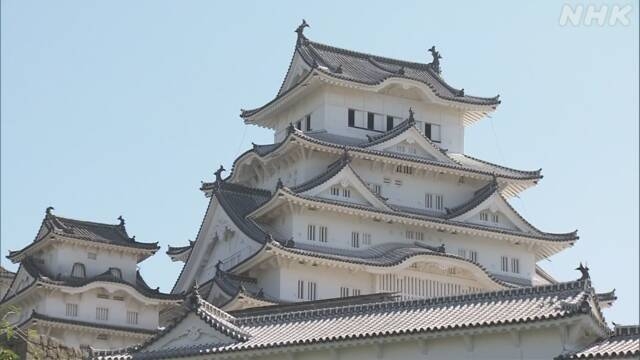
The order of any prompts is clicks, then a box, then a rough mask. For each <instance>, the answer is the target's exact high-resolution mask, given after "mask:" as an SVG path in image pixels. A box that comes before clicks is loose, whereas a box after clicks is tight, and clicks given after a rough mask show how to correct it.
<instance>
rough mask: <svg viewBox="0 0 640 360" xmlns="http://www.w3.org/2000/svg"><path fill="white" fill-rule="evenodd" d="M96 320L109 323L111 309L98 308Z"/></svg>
mask: <svg viewBox="0 0 640 360" xmlns="http://www.w3.org/2000/svg"><path fill="white" fill-rule="evenodd" d="M96 320H100V321H108V320H109V309H107V308H104V307H97V308H96Z"/></svg>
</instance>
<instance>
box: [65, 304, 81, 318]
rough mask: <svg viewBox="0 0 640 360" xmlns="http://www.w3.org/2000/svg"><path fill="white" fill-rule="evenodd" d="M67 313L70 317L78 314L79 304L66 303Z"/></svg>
mask: <svg viewBox="0 0 640 360" xmlns="http://www.w3.org/2000/svg"><path fill="white" fill-rule="evenodd" d="M65 314H66V315H67V316H70V317H76V316H78V304H69V303H68V304H66V312H65Z"/></svg>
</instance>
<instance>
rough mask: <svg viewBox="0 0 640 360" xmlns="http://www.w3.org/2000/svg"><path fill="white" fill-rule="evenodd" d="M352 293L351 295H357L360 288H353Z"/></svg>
mask: <svg viewBox="0 0 640 360" xmlns="http://www.w3.org/2000/svg"><path fill="white" fill-rule="evenodd" d="M352 293H353V296H359V295H360V289H353V290H352Z"/></svg>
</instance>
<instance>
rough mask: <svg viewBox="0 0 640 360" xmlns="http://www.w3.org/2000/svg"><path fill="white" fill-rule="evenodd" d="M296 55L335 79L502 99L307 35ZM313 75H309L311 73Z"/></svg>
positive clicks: (473, 100)
mask: <svg viewBox="0 0 640 360" xmlns="http://www.w3.org/2000/svg"><path fill="white" fill-rule="evenodd" d="M295 54H298V55H299V56H300V58H301V59H302V60H303V61H304V62H305V63H306V64H307V66H309V67H310V68H312V69H314V70H315V71H317V72H319V73H322V74H324V75H328V76H330V77H334V78H336V79H341V80H347V81H352V82H356V83H360V84H365V85H377V84H380V83H382V82H384V81H385V80H387V79H391V78H399V79H409V80H414V81H418V82H420V83H423V84H425V85H426V86H427V87H428V88H429V89H431V91H432V92H433V93H434V94H435V95H436V96H437V97H439V98H441V99H443V100H447V101H453V102H459V103H466V104H473V105H488V106H492V107H496V106H497V105H498V104H500V100H499V96H495V97H491V98H487V97H478V96H470V95H466V94H464V91H463V90H462V89H456V88H454V87H452V86H450V85H449V84H447V83H446V82H445V81H444V79H443V78H442V77H441V76H440V75H439V74H438V73H437V72H435V71H434V70H433V69H432V67H431V65H430V64H426V63H417V62H410V61H403V60H397V59H391V58H386V57H382V56H377V55H371V54H366V53H361V52H356V51H352V50H347V49H341V48H337V47H334V46H330V45H325V44H321V43H318V42H314V41H310V40H308V39H307V38H306V37H304V35H302V38H298V41H296V48H295V53H294V56H295ZM292 61H293V59H292ZM290 66H291V65H290ZM288 72H289V71H287V73H288ZM311 73H312V72H309V74H311ZM305 80H306V78H303V79H302V80H301V81H299V82H298V83H296V84H293V85H292V86H290V87H289V88H284V87H281V88H280V90H279V91H278V94H277V96H276V97H275V98H274V99H273V100H271V101H270V102H268V103H267V104H265V105H263V106H261V107H259V108H256V109H252V110H242V113H241V116H242V117H249V116H251V115H254V114H256V113H258V112H259V111H260V110H262V109H264V108H266V107H268V106H269V105H270V104H272V103H274V102H275V101H276V100H278V99H280V98H281V97H283V96H284V95H286V94H287V93H289V92H290V91H291V90H292V89H294V88H296V87H297V86H298V85H299V84H301V83H302V82H304V81H305Z"/></svg>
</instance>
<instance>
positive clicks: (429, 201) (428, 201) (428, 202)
mask: <svg viewBox="0 0 640 360" xmlns="http://www.w3.org/2000/svg"><path fill="white" fill-rule="evenodd" d="M424 207H425V208H427V209H433V194H424Z"/></svg>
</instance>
